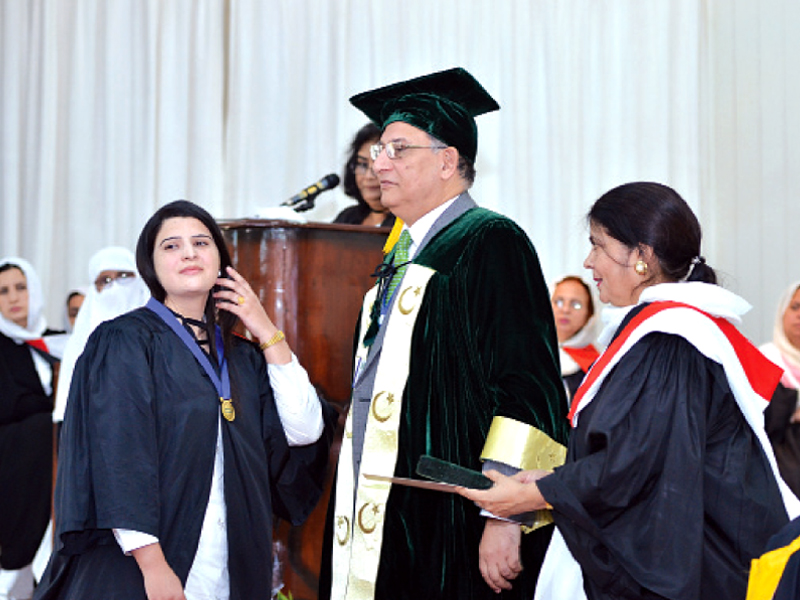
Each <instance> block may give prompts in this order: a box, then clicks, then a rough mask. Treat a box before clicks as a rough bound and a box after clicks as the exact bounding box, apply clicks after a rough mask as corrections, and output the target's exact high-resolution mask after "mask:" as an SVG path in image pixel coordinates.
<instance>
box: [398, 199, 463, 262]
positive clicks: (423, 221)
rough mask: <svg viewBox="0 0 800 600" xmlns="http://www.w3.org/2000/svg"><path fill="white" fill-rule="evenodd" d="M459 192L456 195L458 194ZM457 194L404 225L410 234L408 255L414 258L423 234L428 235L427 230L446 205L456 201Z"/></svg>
mask: <svg viewBox="0 0 800 600" xmlns="http://www.w3.org/2000/svg"><path fill="white" fill-rule="evenodd" d="M460 195H461V194H459V195H458V196H460ZM458 196H454V197H453V198H450V200H448V201H447V202H444V203H442V204H440V205H439V206H437V207H436V208H434V209H433V210H432V211H430V212H428V213H426V214H424V215H422V216H421V217H420V218H419V219H417V221H416V222H415V223H414V224H413V225H406V226H405V228H406V229H408V233H409V235H410V236H411V246H410V247H409V249H408V257H409V258H414V257H415V256H416V255H417V250H418V249H419V244H420V242H422V240H424V239H425V236H426V235H428V232H429V231H430V230H431V227H433V224H434V223H435V222H436V219H438V218H439V217H440V216H441V214H442V213H443V212H444V211H446V210H447V209H448V207H449V206H450V205H451V204H452V203H453V202H455V201H456V198H458Z"/></svg>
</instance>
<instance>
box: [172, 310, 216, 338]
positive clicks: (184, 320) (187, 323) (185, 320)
mask: <svg viewBox="0 0 800 600" xmlns="http://www.w3.org/2000/svg"><path fill="white" fill-rule="evenodd" d="M167 308H168V309H169V312H171V313H172V314H173V315H175V316H176V317H177V318H178V320H179V321H180V322H181V324H182V325H183V327H184V329H186V331H188V332H189V334H190V335H191V336H192V339H194V341H195V342H197V343H198V344H200V345H201V346H208V345H209V344H210V342H209V340H208V338H206V339H204V340H199V339H197V335H195V333H194V329H193V328H192V325H194V326H195V327H198V328H200V329H202V330H203V331H206V323H205V321H198V320H197V319H192V318H190V317H184V316H183V315H182V314H180V313H178V312H175V311H174V310H172V309H171V308H169V307H167Z"/></svg>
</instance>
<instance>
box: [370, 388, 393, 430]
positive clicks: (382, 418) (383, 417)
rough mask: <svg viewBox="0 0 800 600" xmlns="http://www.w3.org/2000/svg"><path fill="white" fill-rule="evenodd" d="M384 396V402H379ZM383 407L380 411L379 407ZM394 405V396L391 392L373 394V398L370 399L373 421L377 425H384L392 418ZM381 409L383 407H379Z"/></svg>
mask: <svg viewBox="0 0 800 600" xmlns="http://www.w3.org/2000/svg"><path fill="white" fill-rule="evenodd" d="M384 394H386V402H380V399H381V396H383V395H384ZM381 404H383V405H385V410H381V411H380V412H378V410H380V408H379V405H381ZM393 404H394V394H392V393H391V392H378V393H377V394H375V397H374V398H373V399H372V416H373V417H375V420H376V421H378V422H379V423H384V422H386V421H388V420H389V417H391V416H392V405H393ZM381 408H383V407H381Z"/></svg>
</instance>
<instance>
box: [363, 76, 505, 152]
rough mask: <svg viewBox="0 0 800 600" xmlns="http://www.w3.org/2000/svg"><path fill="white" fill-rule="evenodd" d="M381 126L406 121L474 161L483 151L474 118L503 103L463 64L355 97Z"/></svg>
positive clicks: (384, 126)
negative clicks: (479, 149) (484, 87)
mask: <svg viewBox="0 0 800 600" xmlns="http://www.w3.org/2000/svg"><path fill="white" fill-rule="evenodd" d="M350 103H351V104H352V105H353V106H355V107H356V108H358V109H359V110H361V111H362V112H363V113H364V114H365V115H367V117H369V118H370V119H371V120H372V121H373V122H374V123H375V124H376V125H378V127H380V128H381V130H383V129H385V128H386V126H387V125H389V124H390V123H394V122H395V121H402V122H404V123H408V124H409V125H413V126H414V127H417V128H419V129H422V130H423V131H426V132H427V133H429V134H431V135H432V136H434V137H435V138H437V139H439V140H441V141H442V142H444V143H445V144H447V145H448V146H455V147H456V148H457V149H458V151H459V153H460V154H462V155H463V156H465V157H467V158H469V159H470V160H472V161H474V160H475V156H476V155H477V151H478V128H477V126H476V125H475V118H474V117H477V116H478V115H482V114H484V113H487V112H492V111H494V110H498V109H499V108H500V106H499V105H498V104H497V102H496V101H495V99H494V98H492V97H491V96H490V95H489V93H488V92H487V91H486V90H485V89H483V86H482V85H481V84H480V83H478V81H477V80H476V79H475V78H474V77H473V76H472V75H470V74H469V73H468V72H467V71H465V70H464V69H462V68H460V67H459V68H455V69H448V70H447V71H439V72H438V73H431V74H430V75H423V76H422V77H416V78H414V79H409V80H408V81H401V82H399V83H393V84H391V85H387V86H384V87H381V88H378V89H375V90H370V91H369V92H362V93H360V94H356V95H355V96H353V97H352V98H350Z"/></svg>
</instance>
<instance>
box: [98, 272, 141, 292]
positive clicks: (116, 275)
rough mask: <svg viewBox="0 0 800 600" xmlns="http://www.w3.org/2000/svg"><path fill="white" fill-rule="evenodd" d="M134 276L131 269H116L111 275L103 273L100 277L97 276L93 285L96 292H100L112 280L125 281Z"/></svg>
mask: <svg viewBox="0 0 800 600" xmlns="http://www.w3.org/2000/svg"><path fill="white" fill-rule="evenodd" d="M135 278H136V273H134V272H133V271H116V272H113V273H112V274H111V275H104V276H102V277H98V278H97V279H95V280H94V287H95V288H96V289H97V291H98V292H102V291H103V290H104V289H106V288H107V287H108V286H110V285H111V284H112V283H113V282H115V281H119V282H120V283H126V282H128V281H132V280H134V279H135Z"/></svg>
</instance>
